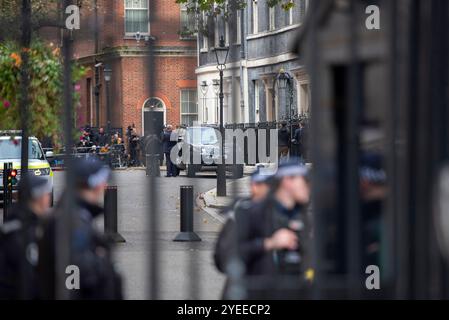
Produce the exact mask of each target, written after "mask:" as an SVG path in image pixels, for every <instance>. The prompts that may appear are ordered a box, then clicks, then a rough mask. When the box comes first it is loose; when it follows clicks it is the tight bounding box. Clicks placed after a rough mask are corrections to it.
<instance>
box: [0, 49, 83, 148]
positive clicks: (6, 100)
mask: <svg viewBox="0 0 449 320" xmlns="http://www.w3.org/2000/svg"><path fill="white" fill-rule="evenodd" d="M20 50H28V54H29V59H30V87H29V89H28V94H29V97H30V101H31V105H30V106H29V109H28V110H29V114H28V117H29V119H28V120H29V121H28V123H29V125H30V128H29V129H30V133H31V134H33V135H36V136H37V137H41V138H42V137H47V136H51V137H53V140H54V142H55V143H56V142H58V138H57V137H59V136H61V135H60V130H61V125H60V118H61V114H60V112H61V95H62V81H61V80H62V59H61V56H60V53H59V48H57V47H54V46H52V45H51V44H50V45H46V44H43V43H42V42H40V41H37V40H35V41H33V43H32V46H31V48H29V49H26V48H25V49H20V47H19V46H18V45H17V44H16V43H15V42H12V41H9V42H5V43H2V44H0V84H1V86H0V128H1V129H6V130H10V129H17V128H20V113H19V90H20V68H21V66H22V61H21V56H20ZM86 71H87V70H86V69H85V68H83V67H79V66H77V65H75V64H74V65H73V80H72V81H73V83H74V84H75V83H76V81H78V80H79V79H81V77H82V76H83V75H84V74H85V72H86ZM74 99H75V102H76V101H78V100H79V95H78V93H75V97H74Z"/></svg>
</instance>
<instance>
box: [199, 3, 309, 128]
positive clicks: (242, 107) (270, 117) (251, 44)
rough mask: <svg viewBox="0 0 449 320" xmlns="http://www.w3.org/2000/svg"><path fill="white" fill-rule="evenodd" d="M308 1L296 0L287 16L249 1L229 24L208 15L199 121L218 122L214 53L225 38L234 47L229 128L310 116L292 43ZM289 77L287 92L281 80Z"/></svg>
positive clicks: (202, 39)
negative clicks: (235, 125) (282, 74)
mask: <svg viewBox="0 0 449 320" xmlns="http://www.w3.org/2000/svg"><path fill="white" fill-rule="evenodd" d="M308 2H309V1H308V0H295V1H294V3H295V5H294V7H293V8H291V9H290V10H288V11H286V10H284V9H283V8H281V7H280V6H276V7H273V8H270V7H269V6H268V3H267V1H266V0H247V3H246V6H245V8H244V9H242V10H238V11H237V12H231V13H230V15H229V17H228V18H226V19H225V18H224V15H220V16H218V17H213V16H209V17H208V16H207V15H205V17H204V19H203V24H204V26H205V28H204V29H205V30H207V31H206V32H199V34H198V56H199V57H198V61H199V64H198V68H197V69H196V73H197V77H198V78H197V80H198V97H199V99H198V101H199V102H198V104H199V108H198V110H199V111H200V112H199V114H198V119H199V121H200V122H201V123H207V124H215V123H218V122H219V100H218V93H219V73H218V70H217V66H216V65H217V61H216V57H215V54H214V52H213V48H214V47H217V46H219V41H220V37H223V38H224V40H225V43H226V46H229V48H230V49H229V57H228V63H227V65H226V70H225V72H224V90H223V91H224V94H225V97H224V123H258V122H268V121H276V120H277V121H279V120H288V119H290V118H291V117H295V116H298V115H302V114H306V113H308V111H309V103H310V99H309V80H308V77H307V74H306V72H305V70H304V68H303V65H302V63H301V60H300V59H299V57H298V55H296V54H294V53H293V51H294V50H293V46H292V43H291V42H292V41H293V40H294V39H295V36H296V35H297V33H298V29H299V28H300V27H301V25H302V23H303V21H304V18H305V13H306V10H307V7H308ZM283 71H284V72H287V74H288V75H290V76H291V81H289V85H288V86H286V87H282V86H280V85H279V81H277V80H276V79H277V78H278V77H279V74H280V73H281V72H283Z"/></svg>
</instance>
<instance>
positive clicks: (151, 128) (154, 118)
mask: <svg viewBox="0 0 449 320" xmlns="http://www.w3.org/2000/svg"><path fill="white" fill-rule="evenodd" d="M143 119H144V128H145V132H144V135H145V136H148V135H150V134H156V135H159V134H160V133H161V132H162V129H163V128H164V112H161V111H145V112H144V118H143Z"/></svg>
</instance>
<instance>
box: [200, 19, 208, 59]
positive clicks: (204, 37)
mask: <svg viewBox="0 0 449 320" xmlns="http://www.w3.org/2000/svg"><path fill="white" fill-rule="evenodd" d="M201 19H202V26H201V29H202V28H203V27H204V26H205V25H206V27H207V23H208V17H207V15H206V13H205V12H203V13H202V18H201ZM198 34H199V35H200V36H201V41H202V42H201V46H200V52H207V51H209V37H208V36H207V35H206V34H205V33H204V32H199V33H198Z"/></svg>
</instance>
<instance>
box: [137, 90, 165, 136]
mask: <svg viewBox="0 0 449 320" xmlns="http://www.w3.org/2000/svg"><path fill="white" fill-rule="evenodd" d="M151 99H157V100H159V101H160V102H161V103H162V106H163V107H162V108H154V109H150V108H149V107H145V104H146V103H147V102H148V101H149V100H151ZM147 111H153V112H163V113H164V126H165V125H167V106H166V105H165V103H164V100H162V99H161V98H158V97H152V98H148V99H147V100H145V102H144V103H143V105H142V135H143V134H145V112H147Z"/></svg>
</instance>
